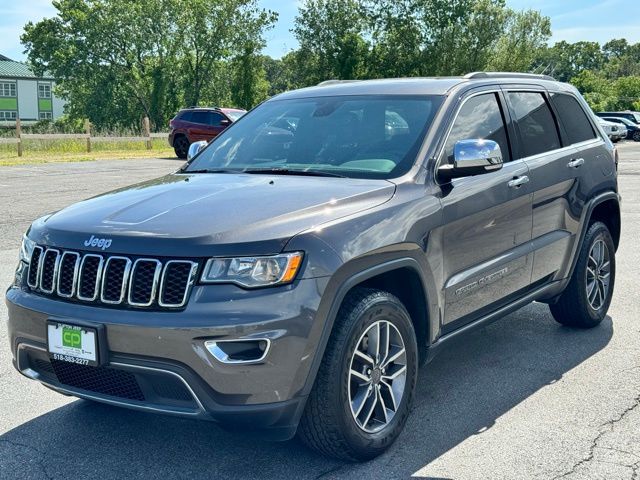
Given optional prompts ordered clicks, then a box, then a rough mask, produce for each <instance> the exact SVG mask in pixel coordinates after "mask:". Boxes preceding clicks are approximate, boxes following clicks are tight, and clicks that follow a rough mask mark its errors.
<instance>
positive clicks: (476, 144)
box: [453, 139, 502, 172]
mask: <svg viewBox="0 0 640 480" xmlns="http://www.w3.org/2000/svg"><path fill="white" fill-rule="evenodd" d="M453 167H454V168H455V169H466V168H479V169H483V170H485V171H487V172H489V171H492V170H498V169H499V168H501V167H502V151H501V150H500V145H498V144H497V143H496V142H494V141H493V140H483V139H473V140H459V141H457V142H456V144H455V145H454V147H453Z"/></svg>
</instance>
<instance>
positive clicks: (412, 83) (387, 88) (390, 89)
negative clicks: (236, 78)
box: [274, 72, 564, 100]
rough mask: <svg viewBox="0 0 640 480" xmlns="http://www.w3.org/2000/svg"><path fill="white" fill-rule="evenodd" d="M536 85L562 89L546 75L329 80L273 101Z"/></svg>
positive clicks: (284, 94) (433, 93) (429, 93)
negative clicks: (464, 86) (488, 85)
mask: <svg viewBox="0 0 640 480" xmlns="http://www.w3.org/2000/svg"><path fill="white" fill-rule="evenodd" d="M483 84H520V85H522V84H535V85H544V86H547V87H553V88H554V89H558V88H564V87H561V85H564V84H561V83H560V82H557V81H555V80H554V79H553V78H551V77H549V76H546V75H533V74H521V73H508V72H505V73H503V72H475V73H470V74H468V75H465V76H464V77H415V78H387V79H378V80H342V81H341V80H329V81H325V82H322V83H320V84H319V85H316V86H314V87H308V88H301V89H299V90H293V91H291V92H285V93H283V94H280V95H277V96H276V97H274V98H277V99H278V100H280V99H288V98H305V97H312V96H313V97H320V96H334V95H447V94H449V93H450V92H451V91H452V90H453V89H454V88H456V87H458V86H461V85H475V86H480V85H483Z"/></svg>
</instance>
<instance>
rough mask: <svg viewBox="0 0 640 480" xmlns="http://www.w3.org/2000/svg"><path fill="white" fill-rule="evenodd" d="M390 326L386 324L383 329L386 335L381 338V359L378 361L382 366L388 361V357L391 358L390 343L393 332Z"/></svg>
mask: <svg viewBox="0 0 640 480" xmlns="http://www.w3.org/2000/svg"><path fill="white" fill-rule="evenodd" d="M390 328H391V327H390V326H389V323H388V322H385V324H384V327H383V332H384V335H382V336H381V338H380V358H379V359H378V361H379V362H380V363H381V364H382V363H384V362H385V360H386V359H387V357H388V356H389V347H390V343H391V338H390V335H391V332H390V331H389V330H390Z"/></svg>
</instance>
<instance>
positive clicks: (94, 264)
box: [27, 246, 199, 309]
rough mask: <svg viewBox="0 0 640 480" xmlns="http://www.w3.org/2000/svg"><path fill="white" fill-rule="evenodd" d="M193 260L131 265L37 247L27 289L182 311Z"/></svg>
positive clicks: (194, 273)
mask: <svg viewBox="0 0 640 480" xmlns="http://www.w3.org/2000/svg"><path fill="white" fill-rule="evenodd" d="M198 265H199V264H198V262H197V261H193V260H175V259H167V260H159V259H155V258H138V259H133V258H129V257H125V256H118V255H111V256H110V255H108V254H103V255H99V254H96V253H81V252H74V251H65V250H59V249H56V248H46V247H44V248H43V247H41V246H36V247H35V248H34V250H33V253H32V254H31V259H30V262H29V269H28V273H27V285H28V287H29V289H31V290H32V291H34V292H36V293H39V294H42V295H46V296H52V297H53V296H55V297H57V298H60V299H63V300H67V301H78V300H80V301H82V302H92V303H96V304H101V305H108V306H114V307H116V306H117V307H121V308H123V307H136V308H156V309H157V308H160V309H169V308H173V309H176V308H181V307H184V305H185V304H186V303H187V300H188V298H189V293H190V291H191V288H192V287H193V285H194V284H195V281H196V276H197V273H198Z"/></svg>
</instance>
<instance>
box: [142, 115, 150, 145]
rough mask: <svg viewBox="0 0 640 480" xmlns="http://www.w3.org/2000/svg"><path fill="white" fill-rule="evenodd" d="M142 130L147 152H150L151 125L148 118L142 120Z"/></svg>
mask: <svg viewBox="0 0 640 480" xmlns="http://www.w3.org/2000/svg"><path fill="white" fill-rule="evenodd" d="M142 128H143V130H144V136H145V137H147V150H151V147H152V144H151V125H150V124H149V117H144V118H143V119H142Z"/></svg>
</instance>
